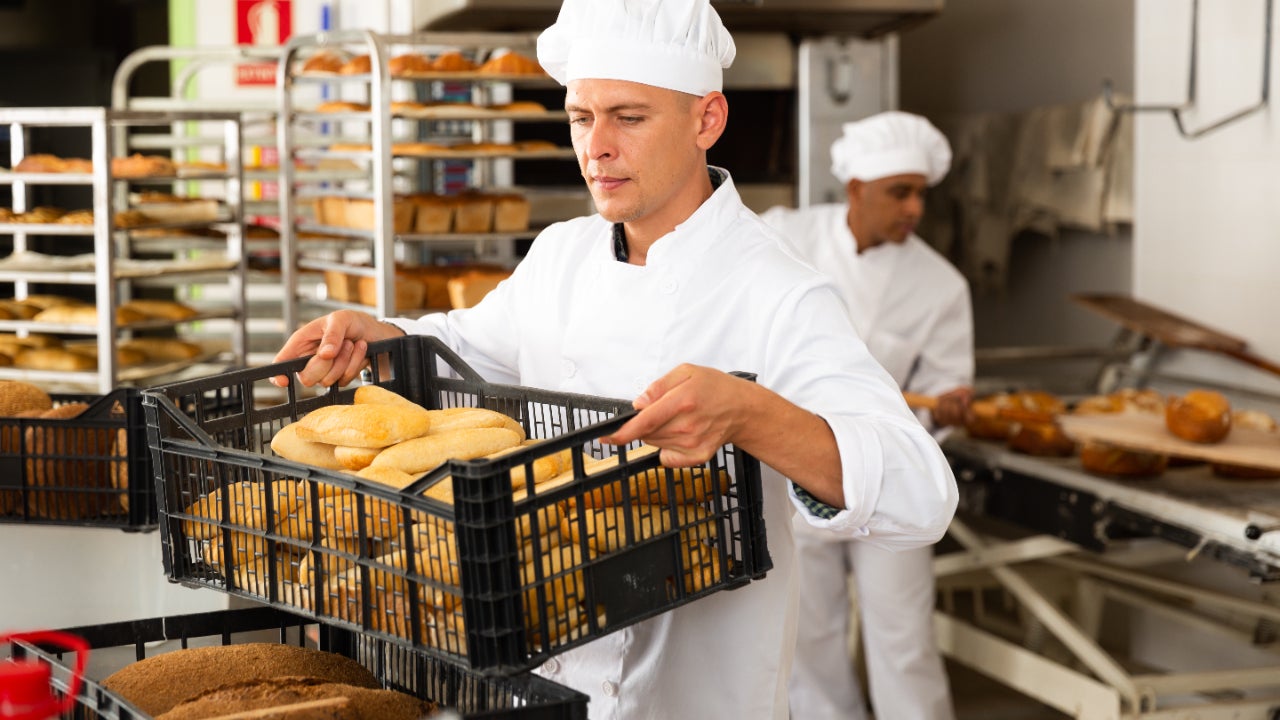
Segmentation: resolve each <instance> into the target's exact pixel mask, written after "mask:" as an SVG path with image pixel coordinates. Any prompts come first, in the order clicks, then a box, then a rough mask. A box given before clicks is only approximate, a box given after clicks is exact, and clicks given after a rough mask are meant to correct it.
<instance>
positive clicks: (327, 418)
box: [296, 404, 432, 448]
mask: <svg viewBox="0 0 1280 720" xmlns="http://www.w3.org/2000/svg"><path fill="white" fill-rule="evenodd" d="M431 423H432V417H431V415H430V414H429V413H428V411H426V410H423V409H422V408H410V407H405V406H402V405H388V404H361V405H330V406H328V407H323V408H320V409H318V410H315V411H313V412H311V413H308V414H307V416H306V417H304V418H302V419H301V420H299V421H298V422H297V423H296V425H297V426H298V427H297V433H298V437H299V438H302V439H303V440H310V441H311V442H323V443H329V444H330V445H346V446H348V447H365V448H384V447H387V446H389V445H394V444H396V443H401V442H404V441H406V440H410V439H413V438H417V437H420V436H422V435H425V434H427V431H428V430H430V429H431Z"/></svg>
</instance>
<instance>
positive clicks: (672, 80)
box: [538, 0, 736, 97]
mask: <svg viewBox="0 0 1280 720" xmlns="http://www.w3.org/2000/svg"><path fill="white" fill-rule="evenodd" d="M735 53H736V49H735V47H734V44H733V37H732V36H730V35H729V31H728V30H725V28H724V24H723V23H721V22H720V16H719V15H718V14H716V11H715V10H714V9H713V8H712V7H711V4H710V2H709V0H564V4H563V5H561V6H560V16H559V17H558V18H556V22H555V24H554V25H552V26H551V27H549V28H547V29H546V30H544V31H543V32H542V34H541V35H539V36H538V62H539V63H540V64H541V65H542V68H543V69H544V70H546V71H547V74H549V75H550V76H551V77H553V78H555V80H556V82H559V83H560V84H561V85H567V84H568V83H569V81H570V80H578V79H582V78H592V79H598V80H630V81H632V82H638V83H644V84H645V85H653V86H655V87H660V88H667V89H669V90H678V91H680V92H685V93H691V94H693V95H697V96H699V97H701V96H703V95H706V94H707V93H709V92H711V91H712V90H720V89H721V88H722V87H723V85H724V82H723V76H724V68H727V67H729V65H730V64H732V63H733V57H734V54H735Z"/></svg>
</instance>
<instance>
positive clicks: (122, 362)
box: [65, 343, 147, 368]
mask: <svg viewBox="0 0 1280 720" xmlns="http://www.w3.org/2000/svg"><path fill="white" fill-rule="evenodd" d="M65 349H66V350H67V351H69V352H73V353H76V354H77V355H83V356H85V357H87V358H93V360H94V363H95V367H96V364H97V360H98V344H97V343H78V344H75V345H67V346H66V348H65ZM146 361H147V355H146V353H143V352H141V351H139V350H135V349H133V348H127V347H124V346H119V347H117V348H116V365H117V366H118V367H122V368H125V367H133V366H135V365H141V364H142V363H145V362H146Z"/></svg>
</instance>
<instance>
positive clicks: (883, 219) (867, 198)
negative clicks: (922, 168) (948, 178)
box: [846, 174, 929, 249]
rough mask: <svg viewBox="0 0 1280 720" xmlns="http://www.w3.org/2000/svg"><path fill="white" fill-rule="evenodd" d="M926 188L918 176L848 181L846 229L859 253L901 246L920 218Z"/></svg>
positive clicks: (909, 175)
mask: <svg viewBox="0 0 1280 720" xmlns="http://www.w3.org/2000/svg"><path fill="white" fill-rule="evenodd" d="M928 188H929V185H928V182H927V181H926V179H925V176H924V175H918V174H907V175H892V176H890V177H884V178H880V179H878V180H867V181H862V180H852V181H850V182H849V185H848V186H847V187H846V192H847V194H848V198H849V228H850V230H851V231H852V232H853V236H854V237H855V238H857V240H858V245H859V247H860V249H866V248H869V247H875V246H876V245H883V244H884V243H901V242H905V241H906V239H907V237H908V236H909V235H911V233H912V232H913V231H914V230H915V229H916V225H918V224H920V217H921V216H922V215H924V194H925V191H926V190H928Z"/></svg>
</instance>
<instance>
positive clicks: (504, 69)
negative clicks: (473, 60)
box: [478, 52, 543, 75]
mask: <svg viewBox="0 0 1280 720" xmlns="http://www.w3.org/2000/svg"><path fill="white" fill-rule="evenodd" d="M478 72H482V73H485V74H486V75H489V74H492V75H541V74H543V71H542V66H541V65H539V64H538V61H537V60H534V59H533V58H529V57H525V56H524V55H521V54H520V53H518V52H506V53H503V54H502V55H497V56H494V57H492V58H489V60H488V61H487V62H485V64H484V65H481V66H480V69H479V70H478Z"/></svg>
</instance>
